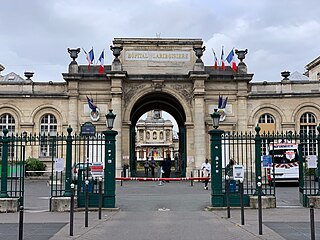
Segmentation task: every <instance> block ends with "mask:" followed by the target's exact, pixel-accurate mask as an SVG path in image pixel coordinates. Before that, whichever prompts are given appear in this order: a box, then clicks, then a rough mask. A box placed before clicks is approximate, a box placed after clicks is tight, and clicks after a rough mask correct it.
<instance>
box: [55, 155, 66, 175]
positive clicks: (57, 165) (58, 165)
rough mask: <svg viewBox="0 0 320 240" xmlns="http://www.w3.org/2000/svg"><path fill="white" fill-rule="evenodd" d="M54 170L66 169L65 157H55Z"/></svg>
mask: <svg viewBox="0 0 320 240" xmlns="http://www.w3.org/2000/svg"><path fill="white" fill-rule="evenodd" d="M54 170H55V171H56V172H62V171H63V170H64V159H63V158H55V159H54Z"/></svg>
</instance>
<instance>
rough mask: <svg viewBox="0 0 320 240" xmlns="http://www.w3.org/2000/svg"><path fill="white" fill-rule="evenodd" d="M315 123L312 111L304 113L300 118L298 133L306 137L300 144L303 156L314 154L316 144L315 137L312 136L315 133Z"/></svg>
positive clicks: (315, 152)
mask: <svg viewBox="0 0 320 240" xmlns="http://www.w3.org/2000/svg"><path fill="white" fill-rule="evenodd" d="M316 130H317V123H316V118H315V116H314V115H313V114H312V113H304V114H303V115H302V116H301V118H300V134H301V135H302V136H303V138H304V136H305V137H306V139H304V140H303V141H304V144H302V151H303V156H305V157H306V156H308V155H316V154H317V144H316V139H315V138H314V137H312V136H315V135H316Z"/></svg>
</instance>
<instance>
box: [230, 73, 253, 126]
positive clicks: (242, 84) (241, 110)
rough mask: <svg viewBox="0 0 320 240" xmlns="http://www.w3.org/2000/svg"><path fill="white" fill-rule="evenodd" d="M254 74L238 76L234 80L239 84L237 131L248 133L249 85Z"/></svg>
mask: <svg viewBox="0 0 320 240" xmlns="http://www.w3.org/2000/svg"><path fill="white" fill-rule="evenodd" d="M252 77H253V74H239V73H238V74H236V75H235V76H234V80H235V81H236V83H237V112H236V114H237V117H238V122H237V131H239V132H240V131H242V132H245V131H247V124H248V106H247V102H248V91H249V89H248V83H249V82H250V81H251V80H252Z"/></svg>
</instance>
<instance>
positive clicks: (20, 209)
mask: <svg viewBox="0 0 320 240" xmlns="http://www.w3.org/2000/svg"><path fill="white" fill-rule="evenodd" d="M22 239H23V206H20V208H19V240H22Z"/></svg>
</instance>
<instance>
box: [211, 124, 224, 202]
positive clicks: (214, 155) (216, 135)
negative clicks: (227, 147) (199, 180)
mask: <svg viewBox="0 0 320 240" xmlns="http://www.w3.org/2000/svg"><path fill="white" fill-rule="evenodd" d="M223 133H224V131H223V130H218V129H213V130H210V131H209V134H210V136H211V138H210V141H211V147H210V149H211V166H212V167H211V194H212V195H211V202H212V207H223V206H224V196H223V193H222V151H221V135H222V134H223Z"/></svg>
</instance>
